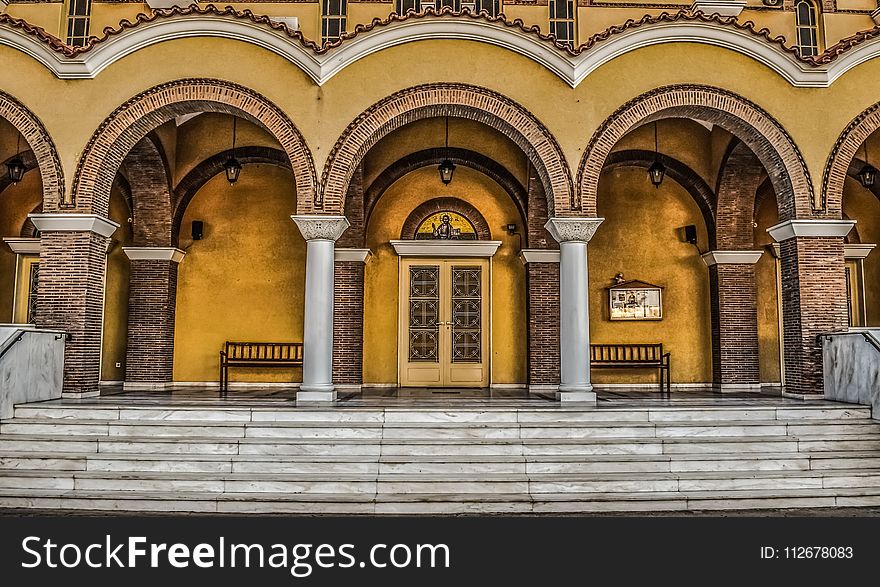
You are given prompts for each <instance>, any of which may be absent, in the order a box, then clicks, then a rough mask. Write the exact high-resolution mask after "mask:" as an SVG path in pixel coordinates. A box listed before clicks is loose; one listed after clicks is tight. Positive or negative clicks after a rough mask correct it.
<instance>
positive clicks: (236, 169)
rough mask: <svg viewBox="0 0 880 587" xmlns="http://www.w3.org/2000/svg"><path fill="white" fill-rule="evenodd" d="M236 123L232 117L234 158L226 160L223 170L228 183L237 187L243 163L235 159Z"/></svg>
mask: <svg viewBox="0 0 880 587" xmlns="http://www.w3.org/2000/svg"><path fill="white" fill-rule="evenodd" d="M235 121H236V117H235V116H233V117H232V156H231V157H229V159H227V160H226V163H224V164H223V169H225V170H226V181H228V182H229V185H235V182H237V181H238V176H239V175H240V174H241V163H239V162H238V159H236V158H235Z"/></svg>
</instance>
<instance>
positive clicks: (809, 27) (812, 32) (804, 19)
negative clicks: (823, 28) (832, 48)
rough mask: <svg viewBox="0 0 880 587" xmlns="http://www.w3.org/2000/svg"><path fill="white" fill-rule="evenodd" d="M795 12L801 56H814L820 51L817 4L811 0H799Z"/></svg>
mask: <svg viewBox="0 0 880 587" xmlns="http://www.w3.org/2000/svg"><path fill="white" fill-rule="evenodd" d="M794 14H795V29H796V30H797V46H798V50H799V51H800V53H801V57H812V56H813V55H816V54H817V53H819V28H818V26H817V20H816V6H815V4H813V3H812V2H810V0H797V2H796V3H795V5H794Z"/></svg>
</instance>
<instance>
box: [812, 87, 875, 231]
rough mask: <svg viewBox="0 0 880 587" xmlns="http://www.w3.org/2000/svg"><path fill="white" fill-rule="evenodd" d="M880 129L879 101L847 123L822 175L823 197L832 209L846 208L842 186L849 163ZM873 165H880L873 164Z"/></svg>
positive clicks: (838, 210) (840, 209) (839, 210)
mask: <svg viewBox="0 0 880 587" xmlns="http://www.w3.org/2000/svg"><path fill="white" fill-rule="evenodd" d="M877 129H880V102H877V103H876V104H874V105H873V106H871V107H870V108H867V109H865V110H863V111H862V112H861V113H860V114H859V115H858V116H856V117H855V118H854V119H852V121H851V122H850V123H849V124H848V125H847V126H846V128H845V129H844V130H843V132H842V133H840V136H839V137H838V138H837V141H836V142H835V143H834V148H833V149H832V150H831V155H829V157H828V163H826V165H825V173H824V175H823V177H822V197H823V199H824V200H825V202H826V205H827V206H828V208H829V209H830V210H837V212H838V214H840V212H841V211H842V210H843V188H844V183H845V182H846V176H847V172H848V171H849V167H850V164H851V163H852V161H853V159H855V158H856V155H857V154H858V151H859V149H860V148H861V146H862V144H863V143H864V142H865V141H866V140H868V137H870V136H871V135H872V134H874V131H876V130H877ZM874 167H880V166H878V165H877V164H874Z"/></svg>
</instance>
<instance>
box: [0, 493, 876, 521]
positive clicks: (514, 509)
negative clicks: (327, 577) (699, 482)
mask: <svg viewBox="0 0 880 587" xmlns="http://www.w3.org/2000/svg"><path fill="white" fill-rule="evenodd" d="M878 505H880V491H876V490H874V489H870V488H867V489H866V488H851V489H834V490H827V489H809V490H782V491H776V492H772V493H770V492H766V491H743V490H739V491H720V492H719V491H712V492H696V491H695V492H637V493H589V494H583V493H582V494H573V495H572V494H542V495H539V496H531V495H521V494H499V493H494V494H479V493H473V494H465V495H450V494H380V495H376V496H372V495H369V494H355V495H352V494H341V495H340V494H330V493H328V494H287V493H282V494H269V493H265V494H260V495H259V496H254V495H253V494H249V493H245V494H233V493H227V494H221V495H206V494H203V493H195V492H184V491H177V492H144V491H117V492H94V491H68V490H51V489H43V490H29V491H27V492H26V493H24V492H22V491H20V490H15V489H11V490H10V489H0V508H2V509H11V508H14V509H25V508H26V509H42V510H80V511H94V512H111V511H115V512H157V511H158V512H194V513H239V514H256V513H264V514H269V513H300V514H312V515H314V514H353V515H356V514H468V513H471V514H477V513H482V514H509V513H544V514H548V513H594V512H612V511H613V512H669V511H718V510H734V509H767V508H773V509H786V508H798V509H800V508H832V507H833V508H844V507H860V506H861V507H864V506H873V507H876V506H878Z"/></svg>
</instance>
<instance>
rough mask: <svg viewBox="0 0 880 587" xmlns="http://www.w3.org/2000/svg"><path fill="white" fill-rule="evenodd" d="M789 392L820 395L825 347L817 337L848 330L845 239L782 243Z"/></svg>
mask: <svg viewBox="0 0 880 587" xmlns="http://www.w3.org/2000/svg"><path fill="white" fill-rule="evenodd" d="M780 250H781V256H782V300H783V304H782V318H783V331H784V339H785V341H784V348H785V389H786V392H788V393H793V394H821V393H822V392H823V388H822V348H821V345H820V344H819V343H818V342H817V340H816V336H817V335H819V334H822V333H823V332H830V331H833V330H840V329H843V328H846V327H847V326H848V323H849V318H848V315H847V307H846V277H845V273H844V260H843V238H842V237H794V238H790V239H788V240H785V241H782V242H781V243H780Z"/></svg>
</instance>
